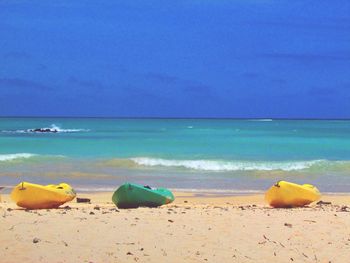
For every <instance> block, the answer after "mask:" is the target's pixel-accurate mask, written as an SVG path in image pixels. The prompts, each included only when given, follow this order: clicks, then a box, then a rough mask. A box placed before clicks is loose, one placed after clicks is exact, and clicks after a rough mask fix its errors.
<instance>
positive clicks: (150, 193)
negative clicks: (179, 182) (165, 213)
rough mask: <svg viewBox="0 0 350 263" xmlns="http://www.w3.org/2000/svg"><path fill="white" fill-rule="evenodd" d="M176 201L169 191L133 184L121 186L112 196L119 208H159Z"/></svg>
mask: <svg viewBox="0 0 350 263" xmlns="http://www.w3.org/2000/svg"><path fill="white" fill-rule="evenodd" d="M174 199H175V198H174V195H173V194H172V192H171V191H169V190H168V189H165V188H158V189H149V188H146V187H144V186H142V185H137V184H131V183H125V184H123V185H122V186H120V187H119V188H118V189H117V190H116V191H115V192H114V194H113V196H112V201H113V203H114V204H115V205H116V206H117V207H118V208H137V207H158V206H161V205H165V204H169V203H171V202H173V201H174Z"/></svg>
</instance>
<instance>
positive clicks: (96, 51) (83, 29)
mask: <svg viewBox="0 0 350 263" xmlns="http://www.w3.org/2000/svg"><path fill="white" fill-rule="evenodd" d="M0 32H1V34H0V115H1V116H120V117H127V116H132V117H147V116H148V117H242V118H259V117H271V118H350V103H349V102H350V1H337V0H335V1H322V0H318V1H316V0H315V1H307V0H305V1H283V0H281V1H277V0H276V1H273V0H255V1H253V0H232V1H225V0H222V1H218V0H215V1H214V0H202V1H199V0H196V1H195V0H193V1H192V0H186V1H152V0H150V1H137V0H136V1H104V0H102V1H81V0H77V1H71V0H70V1H44V0H42V1H35V0H34V1H16V0H11V1H10V0H8V1H1V2H0Z"/></svg>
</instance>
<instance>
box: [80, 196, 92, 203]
mask: <svg viewBox="0 0 350 263" xmlns="http://www.w3.org/2000/svg"><path fill="white" fill-rule="evenodd" d="M90 201H91V199H90V198H79V197H77V203H90Z"/></svg>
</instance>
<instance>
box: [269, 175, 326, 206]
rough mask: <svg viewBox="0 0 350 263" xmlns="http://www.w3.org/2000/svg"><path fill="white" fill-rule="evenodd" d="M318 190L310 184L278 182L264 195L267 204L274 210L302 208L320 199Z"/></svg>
mask: <svg viewBox="0 0 350 263" xmlns="http://www.w3.org/2000/svg"><path fill="white" fill-rule="evenodd" d="M320 197H321V194H320V192H319V191H318V189H317V188H316V187H315V186H313V185H310V184H304V185H299V184H294V183H290V182H286V181H279V182H277V183H276V184H275V185H273V186H272V187H271V188H270V189H269V190H268V191H267V192H266V194H265V200H266V201H267V203H268V204H269V205H270V206H272V207H276V208H288V207H302V206H305V205H308V204H310V203H312V202H314V201H317V200H318V199H320Z"/></svg>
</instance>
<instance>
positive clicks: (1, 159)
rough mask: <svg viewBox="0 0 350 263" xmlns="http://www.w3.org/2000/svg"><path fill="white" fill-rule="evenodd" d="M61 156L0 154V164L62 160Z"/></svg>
mask: <svg viewBox="0 0 350 263" xmlns="http://www.w3.org/2000/svg"><path fill="white" fill-rule="evenodd" d="M64 157H65V156H63V155H40V154H35V153H12V154H0V163H7V162H18V161H26V160H34V159H35V160H41V159H42V160H48V159H50V160H51V159H62V158H64Z"/></svg>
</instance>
